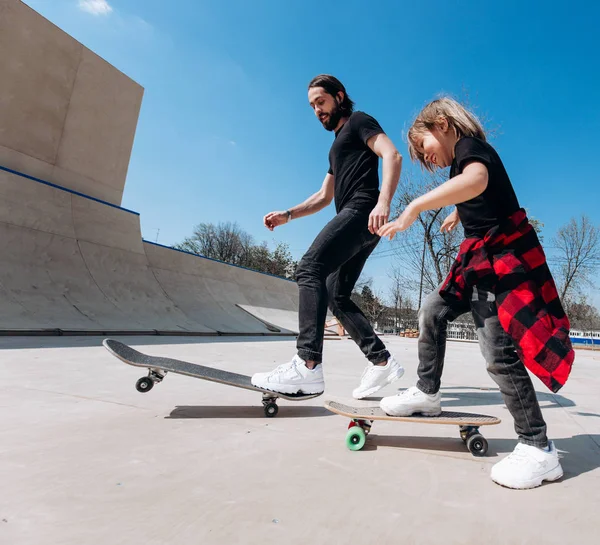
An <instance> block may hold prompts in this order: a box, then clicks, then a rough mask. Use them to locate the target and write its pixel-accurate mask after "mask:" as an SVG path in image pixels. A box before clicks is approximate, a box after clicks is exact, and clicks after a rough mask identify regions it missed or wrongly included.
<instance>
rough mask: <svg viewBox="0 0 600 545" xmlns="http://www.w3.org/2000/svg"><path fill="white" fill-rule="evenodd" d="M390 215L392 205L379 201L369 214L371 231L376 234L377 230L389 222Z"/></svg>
mask: <svg viewBox="0 0 600 545" xmlns="http://www.w3.org/2000/svg"><path fill="white" fill-rule="evenodd" d="M389 217H390V205H389V204H385V203H381V202H378V203H377V206H376V207H375V208H373V211H372V212H371V214H370V215H369V231H370V232H371V234H373V235H376V234H377V231H378V230H379V229H380V228H381V227H383V226H384V225H385V224H386V223H387V220H388V218H389Z"/></svg>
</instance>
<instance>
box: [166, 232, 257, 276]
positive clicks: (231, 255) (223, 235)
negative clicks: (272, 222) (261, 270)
mask: <svg viewBox="0 0 600 545" xmlns="http://www.w3.org/2000/svg"><path fill="white" fill-rule="evenodd" d="M253 245H254V241H253V239H252V236H251V235H249V234H248V233H246V232H245V231H243V230H242V229H241V227H240V226H239V225H238V224H237V223H231V222H225V223H219V224H217V225H214V224H212V223H200V224H199V225H197V226H196V227H195V228H194V233H193V235H192V236H191V237H187V238H185V239H184V241H183V242H181V243H180V244H176V245H175V247H176V248H179V249H180V250H185V251H187V252H192V253H194V254H198V255H202V256H204V257H210V258H211V259H218V260H219V261H224V262H225V263H231V264H232V265H244V264H246V263H248V262H249V259H250V252H251V248H252V246H253Z"/></svg>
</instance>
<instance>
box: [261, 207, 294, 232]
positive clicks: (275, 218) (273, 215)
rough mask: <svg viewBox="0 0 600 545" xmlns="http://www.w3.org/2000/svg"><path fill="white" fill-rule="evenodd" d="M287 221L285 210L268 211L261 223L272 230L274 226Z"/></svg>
mask: <svg viewBox="0 0 600 545" xmlns="http://www.w3.org/2000/svg"><path fill="white" fill-rule="evenodd" d="M287 222H288V214H287V212H270V213H269V214H267V215H266V216H265V217H264V218H263V223H264V224H265V227H266V228H267V229H268V230H269V231H272V230H273V229H275V227H279V226H280V225H283V224H284V223H287Z"/></svg>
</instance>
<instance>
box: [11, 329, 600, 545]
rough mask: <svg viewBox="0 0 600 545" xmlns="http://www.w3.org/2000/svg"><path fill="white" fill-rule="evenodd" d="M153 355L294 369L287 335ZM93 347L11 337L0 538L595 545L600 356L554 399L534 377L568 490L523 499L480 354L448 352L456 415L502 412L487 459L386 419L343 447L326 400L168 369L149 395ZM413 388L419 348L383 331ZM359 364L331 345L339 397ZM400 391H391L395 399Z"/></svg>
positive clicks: (471, 347) (165, 342) (470, 349)
mask: <svg viewBox="0 0 600 545" xmlns="http://www.w3.org/2000/svg"><path fill="white" fill-rule="evenodd" d="M122 340H123V341H124V342H128V343H130V344H133V345H135V346H136V347H139V348H140V349H141V350H145V351H148V352H151V353H153V354H158V355H168V356H171V357H175V358H184V359H188V360H190V361H196V362H198V363H202V364H206V365H214V366H218V367H222V368H224V369H228V370H232V371H237V372H241V373H247V374H251V373H252V372H254V371H256V370H268V369H270V368H272V367H273V366H274V365H275V364H276V363H281V362H283V361H285V360H286V359H289V357H290V356H291V354H293V350H294V341H293V340H292V339H284V340H281V339H273V340H270V339H265V338H259V339H252V338H247V337H246V338H231V339H223V338H214V339H212V338H211V339H207V338H201V339H190V338H154V337H137V338H123V339H122ZM100 341H101V339H98V338H90V337H70V338H69V337H62V338H0V475H1V480H0V543H1V544H2V545H55V544H56V545H59V544H60V545H71V544H73V545H75V544H76V545H82V544H85V545H96V544H98V545H100V544H102V545H104V544H107V543H110V544H111V545H120V544H123V545H125V544H126V545H137V544H144V545H159V544H160V545H162V544H165V545H166V544H169V545H179V544H195V545H198V544H201V545H206V544H226V545H234V544H255V543H256V544H260V545H269V544H283V543H285V544H296V543H297V544H300V543H302V544H321V543H323V544H328V545H334V544H344V545H346V544H349V543H361V544H363V543H364V544H372V543H377V544H378V545H383V544H388V543H390V544H392V543H393V544H397V543H407V544H421V543H436V544H438V543H443V544H444V545H450V544H473V543H480V542H485V543H486V544H488V545H493V544H511V545H521V544H529V543H531V544H538V543H544V544H554V543H556V544H558V543H560V544H561V545H564V544H569V543H579V542H582V543H587V542H593V540H595V539H596V538H594V537H593V536H594V535H596V534H597V530H598V519H597V506H598V505H599V504H600V470H599V467H600V398H599V397H598V391H600V376H599V373H598V370H599V369H600V353H594V352H584V351H580V352H578V353H577V358H576V367H575V369H574V371H573V374H572V377H571V379H570V380H569V382H568V383H567V385H566V386H565V387H564V388H563V390H562V391H561V392H560V394H559V395H553V394H551V393H550V392H549V391H547V390H546V389H545V387H544V386H543V385H542V384H541V383H540V382H539V381H537V380H536V381H535V384H536V388H537V390H538V392H539V397H540V400H541V404H542V406H543V408H544V415H545V417H546V419H547V422H548V428H549V434H550V436H551V438H552V439H554V440H555V442H556V445H557V447H558V448H559V450H560V451H561V453H562V455H563V456H564V458H563V460H562V463H563V467H564V470H565V476H564V478H563V479H562V480H561V481H560V482H557V483H552V484H547V485H545V486H543V487H541V488H538V489H535V490H530V491H513V490H508V489H504V488H501V487H499V486H497V485H495V484H494V483H493V482H492V481H491V480H490V478H489V472H490V469H491V467H492V465H493V464H494V463H495V462H497V461H498V460H500V459H501V458H502V457H503V456H505V455H506V454H507V453H509V452H510V451H511V450H512V449H513V448H514V445H515V434H514V430H513V425H512V421H511V418H510V415H509V414H508V412H507V410H506V408H505V407H504V405H503V403H502V400H501V397H500V395H499V393H498V391H497V390H496V389H495V384H494V383H493V382H492V381H491V379H490V378H489V377H488V376H487V374H486V372H485V370H484V364H483V360H482V358H481V357H480V355H479V352H478V347H477V345H475V344H469V343H452V344H451V345H450V347H449V349H448V360H447V366H446V372H445V380H444V384H443V393H444V405H445V407H447V408H452V409H456V410H459V409H464V410H468V411H473V412H483V413H486V414H491V415H496V416H499V417H500V418H502V419H503V421H502V423H501V424H500V425H498V426H491V427H487V428H483V431H484V433H485V435H486V437H487V438H488V440H489V445H490V449H489V453H488V456H487V457H485V458H475V457H473V456H472V455H471V454H469V453H468V452H467V451H466V449H465V447H464V445H463V443H462V442H461V440H460V439H459V437H458V431H457V429H456V428H455V427H451V426H431V425H413V424H408V423H396V422H376V423H375V424H374V426H373V430H372V434H371V435H370V437H369V439H368V443H367V446H366V447H365V449H364V450H362V451H360V452H351V451H349V450H347V448H346V447H345V445H344V436H345V433H346V426H347V420H346V419H345V418H343V417H340V416H337V415H334V414H332V413H329V412H327V411H325V410H324V409H323V408H322V403H323V400H324V397H321V398H317V399H313V400H309V401H306V402H299V403H294V402H285V401H281V402H280V411H279V415H278V416H277V417H276V418H274V419H267V418H264V416H263V412H262V406H261V403H260V401H261V400H260V395H259V394H256V393H254V392H250V391H245V390H239V389H236V388H231V387H226V386H222V385H219V384H213V383H209V382H203V381H199V380H194V379H191V378H188V377H183V376H178V375H173V376H168V377H167V378H166V380H165V381H164V382H163V383H162V384H159V385H157V386H156V387H155V388H154V389H153V390H152V391H151V392H149V393H147V394H140V393H138V392H137V391H136V390H135V388H134V384H135V381H136V380H137V378H139V377H140V376H141V375H142V374H143V373H140V370H139V369H136V368H133V367H129V366H127V365H124V364H123V363H121V362H120V361H118V360H116V359H115V358H113V357H112V356H110V355H109V354H108V352H107V351H106V350H105V349H104V348H102V347H101V346H100ZM386 343H387V345H388V347H390V348H391V350H392V351H393V353H394V354H395V355H396V356H397V358H398V359H400V360H401V361H402V362H403V363H404V365H405V366H406V367H407V373H406V375H405V377H404V378H403V379H402V380H401V381H400V382H398V383H397V385H396V388H399V387H407V386H410V385H412V384H414V381H415V376H416V373H415V368H416V347H417V344H416V341H415V340H412V339H402V338H390V337H386ZM363 366H364V361H363V359H362V356H361V354H360V352H359V351H358V349H357V348H356V347H355V345H354V344H353V343H352V342H351V341H347V340H341V341H340V340H337V341H334V340H330V341H327V342H326V361H325V367H324V369H325V375H326V382H327V389H326V394H325V395H326V396H327V397H345V396H349V395H350V392H351V390H352V388H354V386H355V385H356V383H357V381H358V380H359V377H360V374H361V372H362V369H363ZM394 390H395V388H394V387H393V386H392V387H389V388H387V389H386V390H385V391H383V392H382V393H383V394H385V395H388V394H391V393H393V392H394Z"/></svg>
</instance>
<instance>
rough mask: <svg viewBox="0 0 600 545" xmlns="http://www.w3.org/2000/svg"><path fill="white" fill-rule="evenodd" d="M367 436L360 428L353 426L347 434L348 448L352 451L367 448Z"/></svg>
mask: <svg viewBox="0 0 600 545" xmlns="http://www.w3.org/2000/svg"><path fill="white" fill-rule="evenodd" d="M366 440H367V435H366V433H365V430H363V429H362V428H361V427H360V426H353V427H352V428H350V429H349V430H348V433H347V434H346V446H347V447H348V448H349V449H350V450H360V449H361V448H363V447H364V446H365V442H366Z"/></svg>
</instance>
